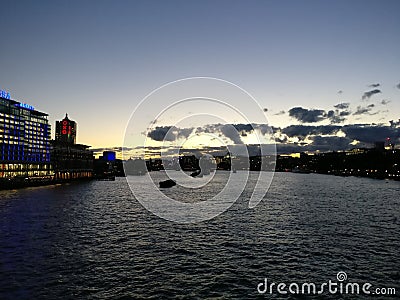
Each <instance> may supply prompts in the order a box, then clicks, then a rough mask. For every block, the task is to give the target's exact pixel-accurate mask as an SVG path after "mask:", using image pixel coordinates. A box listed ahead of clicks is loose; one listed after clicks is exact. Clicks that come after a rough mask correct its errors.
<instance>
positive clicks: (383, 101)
mask: <svg viewBox="0 0 400 300" xmlns="http://www.w3.org/2000/svg"><path fill="white" fill-rule="evenodd" d="M390 102H391V101H390V100H386V99H383V100H382V101H381V104H382V105H386V104H389V103H390Z"/></svg>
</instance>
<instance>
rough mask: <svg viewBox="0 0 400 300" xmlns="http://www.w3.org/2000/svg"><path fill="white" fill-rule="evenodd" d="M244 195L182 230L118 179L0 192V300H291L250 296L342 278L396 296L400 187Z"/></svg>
mask: <svg viewBox="0 0 400 300" xmlns="http://www.w3.org/2000/svg"><path fill="white" fill-rule="evenodd" d="M238 173H239V172H238ZM227 174H228V172H218V173H217V174H216V175H215V178H216V179H218V180H219V181H220V182H221V184H223V183H224V182H225V181H224V180H225V179H226V177H227V176H228V175H227ZM152 176H155V177H156V178H157V176H159V177H160V178H162V177H163V172H157V173H153V174H152ZM255 178H256V176H254V174H253V176H251V177H250V181H251V180H255ZM130 180H135V179H134V178H130ZM138 180H139V179H138ZM218 180H217V181H216V182H219V181H218ZM168 193H169V195H170V196H172V197H173V196H174V194H175V196H176V197H177V198H179V199H185V197H193V191H192V192H191V194H190V195H187V194H185V193H189V191H188V190H187V189H182V188H180V187H179V186H176V187H173V188H171V189H170V190H168ZM210 193H212V192H211V191H210ZM250 193H251V191H249V190H245V191H244V193H243V194H242V196H241V197H240V198H239V199H238V200H237V201H236V202H235V203H234V204H233V205H232V207H231V208H230V209H228V210H227V211H226V212H224V213H223V214H221V215H219V216H217V217H216V218H214V219H212V220H209V221H205V222H201V223H196V224H177V223H173V222H170V221H167V220H164V219H161V218H159V217H157V216H155V215H153V214H152V213H150V212H148V211H147V210H145V209H144V208H143V207H142V205H141V204H140V203H139V202H138V201H137V200H136V199H134V198H133V196H132V194H131V193H130V189H129V187H128V185H127V183H126V179H125V178H117V180H116V181H92V182H85V183H73V184H64V185H54V186H47V187H35V188H26V189H20V190H12V191H0V299H107V298H108V299H116V298H121V299H210V298H211V299H252V298H264V299H265V298H268V299H276V298H296V297H295V296H290V295H285V296H283V295H280V294H276V292H275V293H274V294H273V295H270V294H263V295H260V294H259V293H258V291H257V286H258V284H259V283H261V282H264V280H265V278H268V282H276V283H279V282H284V283H287V284H289V283H291V282H298V283H302V282H315V283H322V282H327V281H328V280H336V281H337V279H336V275H337V273H338V272H345V273H346V274H347V281H348V282H350V281H351V282H360V283H364V282H369V283H371V284H372V286H373V287H395V288H396V292H397V294H399V293H400V287H399V282H400V271H399V270H400V254H399V253H400V250H399V249H400V203H399V202H400V197H399V195H400V182H395V181H384V180H373V179H368V178H355V177H336V176H327V175H317V174H292V173H276V174H275V177H274V179H273V182H272V185H271V187H270V189H269V192H268V193H267V195H266V197H265V198H264V199H263V201H262V202H261V203H260V204H259V205H258V206H257V207H255V208H254V209H249V208H248V200H249V199H248V196H249V194H250ZM203 194H204V193H203ZM325 297H328V298H338V299H339V298H343V297H344V295H326V296H325ZM392 297H393V296H392ZM392 297H389V296H385V297H384V298H383V299H391V298H392ZM397 297H398V295H397ZM304 298H306V299H308V298H310V296H304Z"/></svg>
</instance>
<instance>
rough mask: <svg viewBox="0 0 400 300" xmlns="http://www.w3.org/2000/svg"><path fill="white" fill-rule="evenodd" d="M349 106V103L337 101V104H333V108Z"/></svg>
mask: <svg viewBox="0 0 400 300" xmlns="http://www.w3.org/2000/svg"><path fill="white" fill-rule="evenodd" d="M349 106H350V103H339V104H336V105H335V106H334V108H337V109H347V108H349Z"/></svg>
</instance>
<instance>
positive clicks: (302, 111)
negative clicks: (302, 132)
mask: <svg viewBox="0 0 400 300" xmlns="http://www.w3.org/2000/svg"><path fill="white" fill-rule="evenodd" d="M289 116H291V117H293V118H295V119H297V120H298V121H300V122H301V123H316V122H320V121H322V120H324V119H325V118H326V113H325V111H324V110H322V109H306V108H303V107H293V108H291V109H290V110H289Z"/></svg>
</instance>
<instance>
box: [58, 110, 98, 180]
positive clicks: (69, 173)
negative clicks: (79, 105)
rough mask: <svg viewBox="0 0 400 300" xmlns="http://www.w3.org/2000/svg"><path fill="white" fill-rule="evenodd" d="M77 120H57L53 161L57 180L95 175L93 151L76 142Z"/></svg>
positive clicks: (66, 117) (66, 118)
mask: <svg viewBox="0 0 400 300" xmlns="http://www.w3.org/2000/svg"><path fill="white" fill-rule="evenodd" d="M76 128H77V125H76V122H74V121H72V120H70V119H68V114H67V115H66V116H65V118H64V119H63V120H61V121H56V135H55V140H54V141H51V143H52V146H53V147H52V153H51V162H52V165H53V169H54V178H55V180H56V181H64V180H71V179H82V178H91V177H93V159H94V157H93V152H92V151H90V150H88V149H89V147H90V146H87V145H81V144H76Z"/></svg>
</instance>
